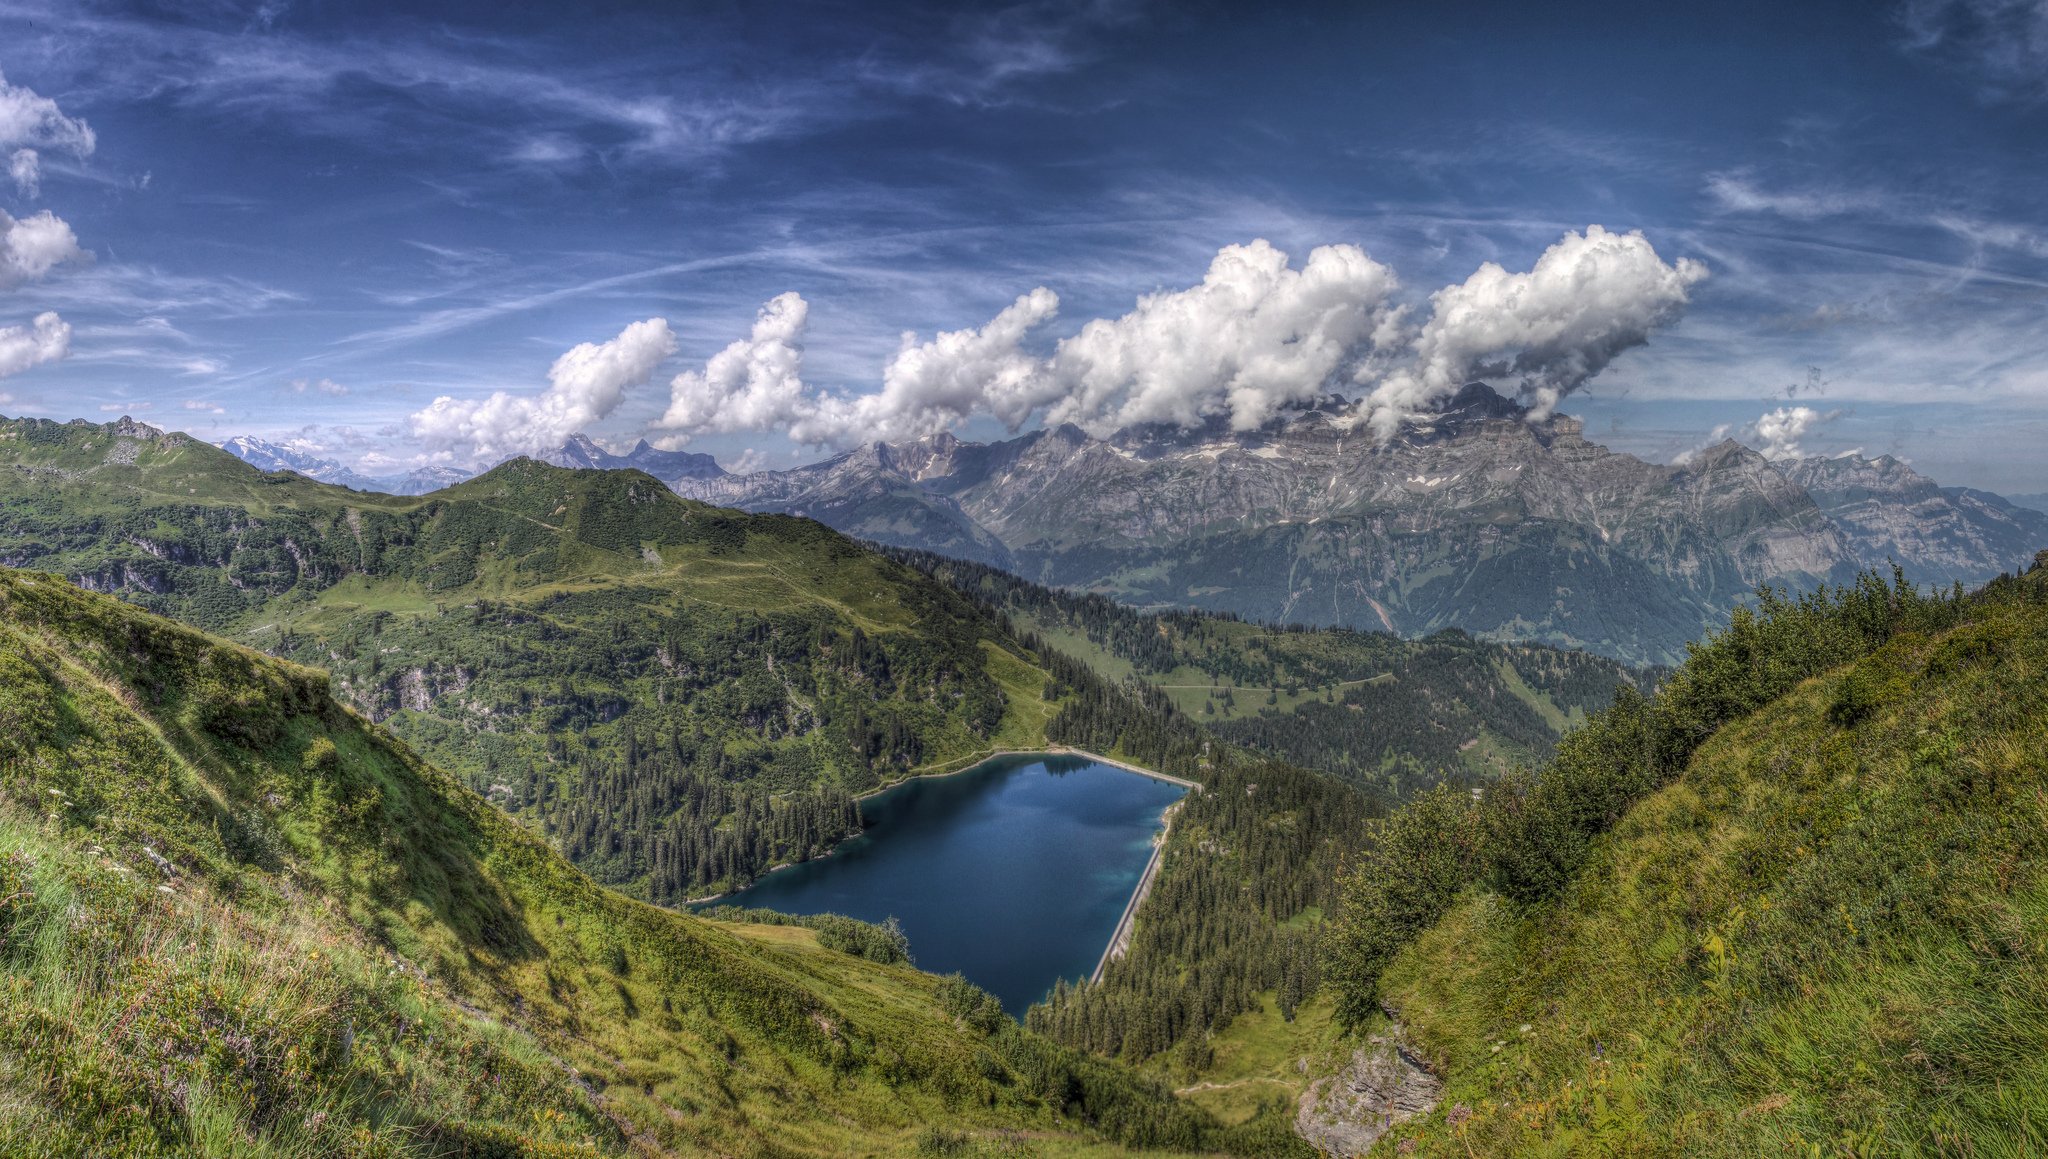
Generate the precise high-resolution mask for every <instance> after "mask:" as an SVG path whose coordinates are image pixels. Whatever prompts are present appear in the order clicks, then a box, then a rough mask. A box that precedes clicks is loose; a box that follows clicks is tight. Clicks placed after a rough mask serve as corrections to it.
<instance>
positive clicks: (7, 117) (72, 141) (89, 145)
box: [0, 75, 97, 197]
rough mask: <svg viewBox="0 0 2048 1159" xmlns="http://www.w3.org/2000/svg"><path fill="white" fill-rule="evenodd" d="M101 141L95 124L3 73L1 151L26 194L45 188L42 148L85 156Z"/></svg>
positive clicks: (0, 84) (9, 172)
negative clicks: (67, 112)
mask: <svg viewBox="0 0 2048 1159" xmlns="http://www.w3.org/2000/svg"><path fill="white" fill-rule="evenodd" d="M96 144H97V142H96V141H95V139H94V137H93V132H92V126H90V125H88V124H86V123H85V122H84V121H81V120H78V119H77V118H75V117H67V116H65V115H64V111H63V110H62V109H60V108H58V107H57V102H56V101H53V100H51V99H50V98H48V97H45V96H41V95H39V94H38V93H36V92H35V90H33V89H29V88H25V87H23V86H20V85H12V84H8V83H7V78H6V76H5V75H0V154H4V155H5V156H6V157H7V176H8V177H9V178H10V179H12V180H13V182H14V186H15V188H16V189H18V190H20V191H21V194H22V196H24V197H34V196H36V195H37V194H38V193H39V192H41V190H42V180H43V162H42V155H41V153H39V152H38V150H41V149H52V150H56V151H58V152H63V153H69V154H71V155H72V156H74V157H85V156H88V155H90V154H91V153H92V151H93V148H94V146H95V145H96Z"/></svg>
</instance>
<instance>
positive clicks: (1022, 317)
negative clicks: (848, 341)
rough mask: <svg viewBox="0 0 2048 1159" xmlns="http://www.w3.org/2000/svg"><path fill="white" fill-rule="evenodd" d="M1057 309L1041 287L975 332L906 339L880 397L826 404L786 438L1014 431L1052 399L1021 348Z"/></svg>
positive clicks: (814, 440) (843, 440) (845, 439)
mask: <svg viewBox="0 0 2048 1159" xmlns="http://www.w3.org/2000/svg"><path fill="white" fill-rule="evenodd" d="M1059 306H1060V299H1059V295H1057V294H1054V293H1053V292H1052V291H1051V290H1048V289H1046V288H1044V287H1043V286H1041V287H1039V288H1038V289H1035V290H1033V291H1031V292H1030V293H1028V294H1025V295H1023V296H1021V297H1019V298H1018V299H1017V300H1016V301H1015V302H1012V303H1010V304H1009V305H1008V306H1005V307H1004V308H1003V310H1002V312H1000V313H998V314H997V315H996V316H995V317H994V318H992V319H990V320H989V322H988V324H987V325H985V326H982V327H980V328H978V329H967V330H947V331H944V332H942V333H940V334H938V335H936V336H934V337H933V338H932V340H931V341H929V342H919V341H917V336H916V335H914V334H905V335H904V336H903V342H902V345H901V347H900V348H898V350H897V351H896V354H895V356H894V357H892V358H890V359H889V365H888V366H887V367H886V368H884V370H883V371H882V389H881V391H880V392H879V393H876V394H869V395H862V396H860V397H859V398H855V399H852V400H851V401H848V400H845V399H837V398H831V399H825V400H823V401H822V403H821V404H820V406H819V408H818V413H816V414H814V415H813V416H811V417H810V418H809V419H808V420H807V421H805V422H803V423H800V424H798V425H797V426H795V427H793V428H792V429H791V431H790V435H791V437H792V438H795V439H796V440H797V441H798V442H801V443H810V444H819V443H837V444H848V443H860V442H868V441H872V440H876V439H881V440H896V439H915V438H921V437H923V436H925V435H929V434H934V433H936V432H938V431H942V430H946V429H948V428H951V427H953V426H955V425H957V424H959V423H961V422H964V421H965V420H967V419H969V418H972V417H973V416H975V415H977V414H992V415H994V416H995V417H996V418H998V419H1001V420H1002V421H1003V423H1004V424H1005V425H1007V426H1009V427H1010V429H1012V430H1015V429H1016V428H1017V427H1018V426H1019V425H1020V424H1022V423H1023V422H1024V421H1025V420H1027V419H1028V418H1030V416H1031V414H1032V412H1033V411H1035V410H1036V409H1037V408H1038V407H1040V406H1042V405H1044V404H1045V403H1046V402H1048V401H1050V400H1051V399H1052V398H1053V397H1055V395H1056V391H1055V390H1054V389H1050V388H1049V383H1048V380H1047V378H1046V375H1045V373H1044V367H1043V364H1042V363H1041V362H1040V361H1039V360H1038V359H1036V358H1033V357H1032V356H1031V355H1029V354H1026V353H1025V352H1024V349H1023V342H1024V339H1025V338H1026V336H1028V335H1029V334H1030V333H1031V331H1032V330H1034V329H1036V328H1037V327H1039V326H1040V325H1042V324H1044V323H1045V322H1046V321H1047V320H1049V319H1050V318H1051V317H1052V316H1053V315H1054V314H1055V313H1057V312H1058V311H1059Z"/></svg>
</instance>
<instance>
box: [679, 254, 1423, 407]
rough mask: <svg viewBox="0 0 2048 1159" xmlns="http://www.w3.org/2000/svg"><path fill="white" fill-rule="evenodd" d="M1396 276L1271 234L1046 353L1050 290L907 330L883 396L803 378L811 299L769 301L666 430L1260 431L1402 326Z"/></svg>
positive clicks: (694, 382) (683, 399) (1053, 309)
mask: <svg viewBox="0 0 2048 1159" xmlns="http://www.w3.org/2000/svg"><path fill="white" fill-rule="evenodd" d="M1398 285H1399V282H1398V280H1397V279H1396V278H1395V276H1394V273H1393V271H1392V270H1391V269H1389V268H1387V267H1386V266H1384V265H1381V264H1380V263H1378V262H1376V261H1374V260H1372V259H1371V258H1370V257H1367V256H1366V254H1365V252H1364V251H1363V250H1360V249H1359V248H1357V247H1356V246H1348V245H1340V246H1324V247H1321V248H1319V249H1317V250H1315V251H1313V252H1312V253H1310V254H1309V256H1308V260H1307V262H1306V263H1305V264H1304V265H1303V266H1302V267H1301V268H1300V269H1295V268H1293V267H1292V266H1290V265H1289V262H1288V257H1287V255H1286V254H1285V253H1283V252H1281V251H1280V250H1278V249H1276V248H1274V247H1273V246H1272V245H1270V244H1268V243H1267V242H1264V241H1255V242H1252V243H1251V244H1249V245H1233V246H1227V247H1225V248H1224V249H1223V250H1221V251H1220V252H1218V254H1217V255H1216V258H1215V260H1214V261H1213V262H1211V263H1210V267H1209V271H1208V273H1207V275H1206V276H1205V277H1204V278H1203V280H1202V282H1201V283H1200V284H1199V285H1196V286H1193V287H1190V288H1188V289H1185V290H1177V291H1162V292H1160V293H1156V294H1150V295H1147V296H1145V297H1143V298H1140V299H1139V300H1138V302H1137V304H1136V307H1135V308H1134V309H1133V310H1131V312H1129V313H1127V314H1125V315H1123V316H1122V317H1119V318H1114V319H1097V320H1095V321H1092V322H1089V323H1088V324H1087V325H1086V326H1084V327H1082V329H1081V331H1080V332H1079V333H1078V334H1075V335H1073V336H1072V337H1070V338H1067V339H1065V340H1064V341H1062V342H1060V343H1059V344H1058V345H1057V347H1055V348H1054V350H1053V351H1052V353H1051V355H1050V356H1049V357H1040V356H1038V355H1036V354H1033V353H1031V352H1030V351H1029V350H1028V348H1027V342H1028V340H1029V338H1030V336H1031V335H1032V334H1033V333H1034V332H1035V331H1036V330H1038V329H1039V328H1040V327H1042V326H1043V325H1045V324H1046V323H1047V322H1049V321H1051V320H1052V318H1053V317H1054V316H1055V315H1056V314H1057V313H1058V311H1059V304H1060V301H1059V296H1058V295H1057V294H1055V293H1053V292H1052V291H1051V290H1049V289H1046V288H1044V287H1039V288H1037V289H1034V290H1032V291H1031V292H1029V293H1027V294H1024V295H1022V296H1020V297H1018V298H1017V300H1016V301H1014V302H1012V303H1011V304H1010V305H1009V306H1007V307H1005V308H1004V309H1003V310H1002V311H1001V312H1000V313H998V314H997V315H996V316H995V317H994V318H992V319H990V320H989V322H988V323H987V324H986V325H983V326H980V327H973V328H968V329H962V330H951V331H945V332H943V333H940V334H938V335H936V336H934V337H933V338H931V339H929V340H926V341H920V340H919V339H918V337H917V336H916V335H914V334H906V335H904V336H903V342H902V345H901V347H900V348H899V349H898V350H897V352H896V354H895V355H894V356H893V357H892V358H891V359H890V360H889V363H888V365H887V366H886V367H885V368H884V369H883V372H882V388H881V389H880V390H879V391H877V392H875V393H873V394H867V395H861V396H858V397H854V398H845V397H841V396H836V395H825V394H822V393H819V392H817V391H814V390H811V389H810V388H808V387H806V386H805V384H804V383H803V381H802V377H801V371H802V359H801V347H800V345H799V343H798V339H799V337H800V335H801V332H802V327H803V322H804V306H803V300H802V299H801V298H799V297H797V296H796V295H794V294H785V295H783V296H782V297H780V298H777V299H775V300H774V301H773V302H770V303H769V304H768V305H767V306H764V307H763V308H762V311H761V315H760V318H759V319H758V320H757V321H756V323H755V327H754V333H753V334H752V335H751V336H750V337H748V338H746V339H742V340H741V341H738V342H735V343H733V344H732V345H731V346H728V347H727V348H726V349H725V350H723V351H721V352H719V354H717V355H715V356H714V357H713V358H712V359H711V361H710V362H709V363H708V364H706V366H705V368H704V370H703V371H702V372H697V371H691V372H687V373H685V374H682V375H679V376H678V377H677V379H676V381H675V384H674V390H673V393H674V402H673V404H672V405H671V406H670V407H669V410H668V413H667V414H665V415H664V416H663V417H662V419H661V420H660V422H659V424H658V425H659V426H662V427H664V428H666V429H669V430H675V431H681V432H683V433H684V436H685V437H687V435H688V434H692V433H713V432H730V431H739V430H785V431H787V432H788V433H789V435H790V437H792V438H794V439H796V440H797V441H799V442H802V443H807V444H812V445H828V444H829V445H850V444H854V443H860V442H866V441H869V440H875V439H881V440H897V439H908V438H917V437H920V436H923V435H928V434H932V433H934V432H936V431H941V430H946V429H948V428H951V427H954V426H957V425H958V424H960V423H962V422H965V421H967V420H969V419H972V418H975V417H978V416H989V417H993V418H995V419H996V420H998V421H1000V422H1002V423H1003V424H1004V425H1005V426H1007V427H1009V428H1010V429H1012V430H1015V429H1017V428H1018V427H1020V426H1022V425H1023V424H1024V423H1026V422H1029V421H1030V420H1031V419H1033V418H1034V417H1042V418H1043V419H1044V420H1045V421H1047V422H1052V423H1061V422H1073V423H1077V424H1079V425H1081V426H1084V427H1086V428H1088V429H1090V430H1093V431H1095V432H1097V433H1107V432H1108V431H1111V430H1114V429H1117V428H1119V427H1123V426H1129V425H1131V424H1133V423H1150V422H1160V423H1176V424H1180V425H1183V426H1188V425H1194V424H1197V423H1200V422H1202V421H1203V420H1204V419H1206V418H1207V417H1209V416H1211V415H1226V416H1228V417H1229V419H1230V422H1231V425H1232V426H1233V427H1235V428H1237V429H1240V430H1251V429H1255V428H1257V427H1259V426H1261V425H1263V424H1264V423H1266V422H1267V421H1269V420H1270V419H1272V418H1273V416H1274V415H1276V414H1277V413H1278V412H1279V411H1281V410H1283V409H1285V408H1287V407H1289V406H1293V405H1298V404H1300V403H1304V402H1308V401H1311V400H1313V399H1314V398H1316V397H1317V396H1318V395H1319V394H1321V393H1323V392H1324V391H1325V390H1326V389H1327V388H1328V387H1329V386H1330V385H1332V383H1333V381H1334V380H1336V379H1337V378H1338V377H1339V372H1340V371H1343V370H1347V369H1349V368H1350V367H1351V365H1352V364H1353V363H1355V362H1357V361H1358V360H1359V359H1360V358H1361V357H1362V356H1363V355H1364V354H1365V353H1367V352H1369V351H1371V350H1372V349H1374V348H1375V347H1376V346H1381V345H1385V344H1386V343H1388V342H1390V341H1391V340H1392V339H1393V338H1394V336H1395V335H1396V334H1397V333H1398V323H1399V318H1400V311H1399V309H1398V308H1397V307H1394V306H1392V305H1391V304H1390V299H1391V296H1392V294H1393V292H1394V290H1395V289H1396V288H1397V287H1398Z"/></svg>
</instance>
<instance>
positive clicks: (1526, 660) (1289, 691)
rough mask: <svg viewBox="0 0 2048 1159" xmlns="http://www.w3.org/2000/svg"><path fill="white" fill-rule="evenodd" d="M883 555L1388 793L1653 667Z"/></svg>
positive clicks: (1514, 757) (1263, 747)
mask: <svg viewBox="0 0 2048 1159" xmlns="http://www.w3.org/2000/svg"><path fill="white" fill-rule="evenodd" d="M890 554H891V555H893V556H895V557H896V558H898V559H901V560H903V561H904V562H906V563H909V564H910V565H912V566H913V567H916V568H918V569H920V570H923V571H925V572H927V573H929V574H931V575H933V576H935V577H937V578H939V579H941V580H944V581H945V582H946V583H947V584H949V585H951V586H953V587H954V588H956V589H958V590H959V591H961V592H964V593H966V594H968V595H970V596H972V597H974V598H976V599H979V600H982V601H984V602H985V603H987V604H988V606H990V607H991V608H993V609H995V610H997V611H999V612H1001V613H1002V614H1004V615H1006V616H1008V617H1009V618H1010V619H1011V622H1012V623H1013V624H1014V625H1015V626H1016V629H1017V631H1018V632H1019V634H1020V635H1025V636H1028V637H1030V638H1032V639H1034V640H1039V641H1043V642H1044V644H1045V645H1046V646H1048V647H1049V648H1050V649H1052V650H1056V651H1060V652H1065V653H1068V654H1070V655H1072V656H1075V657H1077V658H1080V659H1082V660H1084V661H1085V662H1087V663H1088V664H1089V666H1090V667H1092V668H1093V669H1095V671H1096V672H1097V673H1098V674H1100V675H1102V676H1103V677H1105V678H1108V679H1111V680H1129V679H1135V680H1137V681H1141V682H1143V683H1145V684H1148V685H1150V686H1152V687H1154V688H1156V689H1157V690H1158V691H1159V694H1160V695H1159V697H1158V698H1157V699H1158V700H1160V701H1163V702H1170V703H1172V704H1174V705H1175V706H1177V707H1178V708H1180V710H1181V711H1182V712H1183V713H1185V714H1187V715H1188V716H1190V717H1191V718H1193V719H1194V720H1196V721H1197V722H1199V723H1200V724H1201V725H1202V727H1203V728H1204V729H1206V730H1207V731H1208V732H1209V733H1210V734H1212V735H1214V736H1215V737H1217V738H1218V739H1220V740H1223V741H1226V742H1229V743H1232V744H1236V745H1240V746H1242V747H1245V748H1247V749H1251V750H1254V751H1257V752H1260V753H1263V754H1266V755H1268V756H1271V757H1274V758H1277V759H1280V760H1284V761H1288V762H1290V763H1293V764H1296V765H1300V766H1303V767H1307V768H1314V769H1321V770H1323V771H1326V772H1330V773H1334V774H1336V775H1337V776H1340V777H1342V778H1344V779H1345V780H1347V781H1350V782H1352V783H1353V784H1355V785H1358V786H1360V787H1363V788H1367V789H1370V790H1372V791H1374V792H1376V793H1378V794H1379V795H1381V796H1383V797H1385V798H1387V799H1390V800H1393V799H1399V798H1401V797H1403V796H1405V795H1407V794H1409V793H1412V792H1414V791H1416V790H1418V789H1422V788H1427V787H1429V786H1431V785H1434V784H1436V783H1438V782H1440V781H1443V780H1445V779H1446V778H1450V779H1455V780H1459V781H1461V782H1463V781H1480V782H1483V781H1484V780H1486V779H1488V778H1491V777H1493V776H1497V775H1499V774H1501V773H1503V772H1505V771H1506V770H1507V769H1509V768H1510V767H1513V766H1514V765H1515V764H1518V763H1525V762H1530V761H1535V760H1539V759H1541V758H1542V757H1545V756H1548V755H1549V753H1550V750H1551V748H1552V746H1553V745H1555V744H1556V743H1557V739H1558V737H1559V736H1561V735H1562V734H1563V733H1564V731H1565V730H1566V729H1568V728H1570V727H1571V726H1572V725H1574V724H1575V723H1578V722H1580V721H1583V720H1584V719H1585V718H1586V715H1587V714H1588V713H1590V712H1593V711H1596V710H1598V709H1601V708H1604V707H1605V706H1606V705H1607V704H1608V702H1610V701H1611V700H1612V699H1613V698H1614V694H1615V692H1616V690H1617V689H1620V688H1623V687H1631V688H1633V687H1637V686H1638V683H1639V682H1640V683H1642V684H1644V685H1647V683H1648V682H1649V681H1650V680H1652V679H1654V677H1655V675H1656V673H1655V672H1647V673H1639V672H1636V671H1634V670H1631V669H1629V668H1626V667H1624V666H1623V665H1621V664H1619V663H1617V662H1616V661H1613V660H1609V659H1607V658H1605V657H1601V656H1595V655H1592V654H1590V653H1585V652H1573V651H1568V650H1564V649H1558V648H1546V647H1541V646H1534V645H1514V644H1492V643H1487V642H1484V641H1480V640H1475V639H1474V638H1472V637H1471V636H1468V635H1466V634H1465V633H1463V632H1457V631H1451V632H1441V633H1438V634H1436V635H1434V636H1431V637H1429V638H1427V639H1425V640H1403V639H1400V638H1399V637H1396V636H1393V635H1389V634H1387V633H1383V632H1357V631H1352V630H1350V629H1344V628H1304V627H1300V626H1298V625H1290V626H1285V627H1281V626H1274V625H1266V624H1254V623H1249V622H1247V621H1244V620H1240V619H1237V618H1235V617H1233V616H1228V615H1221V614H1216V613H1209V612H1192V611H1184V610H1182V611H1158V612H1141V611H1137V610H1134V609H1132V608H1129V607H1126V606H1125V605H1123V604H1120V603H1117V602H1116V601H1114V600H1111V599H1109V598H1108V597H1106V596H1100V595H1092V594H1081V593H1073V592H1065V591H1059V590H1055V589H1052V588H1047V587H1042V586H1040V585H1038V584H1034V583H1031V582H1029V581H1026V580H1022V579H1018V578H1017V577H1016V576H1013V575H1010V574H1009V573H1007V572H1004V571H1001V570H998V569H995V568H991V567H986V566H984V565H981V564H976V563H967V562H962V561H959V560H953V559H947V558H945V557H943V556H937V555H932V554H929V553H925V552H911V551H905V550H903V549H890Z"/></svg>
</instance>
